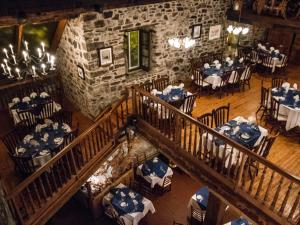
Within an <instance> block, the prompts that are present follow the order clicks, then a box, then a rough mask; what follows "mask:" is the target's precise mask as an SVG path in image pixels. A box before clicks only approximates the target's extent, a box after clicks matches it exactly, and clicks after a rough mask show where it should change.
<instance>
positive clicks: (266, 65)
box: [261, 55, 274, 74]
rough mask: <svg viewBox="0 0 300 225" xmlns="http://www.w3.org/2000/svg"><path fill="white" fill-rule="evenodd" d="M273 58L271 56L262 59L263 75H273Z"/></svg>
mask: <svg viewBox="0 0 300 225" xmlns="http://www.w3.org/2000/svg"><path fill="white" fill-rule="evenodd" d="M273 63H274V62H273V58H272V57H271V56H269V55H267V56H265V57H262V64H261V67H262V71H261V72H262V73H264V74H272V73H273Z"/></svg>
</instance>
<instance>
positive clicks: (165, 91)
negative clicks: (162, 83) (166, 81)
mask: <svg viewBox="0 0 300 225" xmlns="http://www.w3.org/2000/svg"><path fill="white" fill-rule="evenodd" d="M170 92H171V90H169V89H167V88H166V89H165V90H163V92H162V93H163V95H167V94H169V93H170Z"/></svg>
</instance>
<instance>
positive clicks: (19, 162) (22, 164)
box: [12, 155, 36, 175]
mask: <svg viewBox="0 0 300 225" xmlns="http://www.w3.org/2000/svg"><path fill="white" fill-rule="evenodd" d="M12 159H13V161H14V162H15V164H16V167H17V170H18V172H20V173H22V174H24V175H30V174H32V173H34V172H35V170H36V167H35V165H34V162H33V159H32V157H31V156H28V157H25V156H17V155H13V156H12Z"/></svg>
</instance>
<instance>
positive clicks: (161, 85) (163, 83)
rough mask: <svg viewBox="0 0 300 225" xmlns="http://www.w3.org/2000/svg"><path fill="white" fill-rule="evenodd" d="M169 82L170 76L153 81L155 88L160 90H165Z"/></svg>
mask: <svg viewBox="0 0 300 225" xmlns="http://www.w3.org/2000/svg"><path fill="white" fill-rule="evenodd" d="M169 84H170V81H169V77H163V78H160V79H157V80H154V81H153V85H154V88H155V89H157V90H158V91H163V90H164V89H165V88H166V87H167V86H168V85H169Z"/></svg>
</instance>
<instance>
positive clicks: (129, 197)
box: [102, 183, 155, 225]
mask: <svg viewBox="0 0 300 225" xmlns="http://www.w3.org/2000/svg"><path fill="white" fill-rule="evenodd" d="M102 204H103V206H104V207H108V206H112V208H113V209H114V210H115V213H116V215H117V216H118V217H120V218H122V219H123V220H124V223H125V225H138V223H139V221H140V220H141V219H142V218H144V217H145V216H146V215H147V213H148V212H151V213H152V214H153V213H155V208H154V205H153V203H152V202H151V201H150V200H149V199H147V198H145V197H144V196H142V195H141V194H139V193H137V192H135V191H133V190H131V189H130V188H128V187H127V186H126V185H124V184H122V183H120V184H118V185H117V186H116V187H115V188H112V189H111V190H110V191H109V193H107V194H106V195H105V196H104V197H103V201H102Z"/></svg>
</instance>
